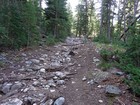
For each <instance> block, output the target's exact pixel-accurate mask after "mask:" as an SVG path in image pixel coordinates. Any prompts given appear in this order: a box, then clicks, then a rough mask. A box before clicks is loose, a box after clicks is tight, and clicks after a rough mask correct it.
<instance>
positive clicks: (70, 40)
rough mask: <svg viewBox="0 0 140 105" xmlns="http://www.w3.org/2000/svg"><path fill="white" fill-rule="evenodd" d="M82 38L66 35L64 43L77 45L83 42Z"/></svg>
mask: <svg viewBox="0 0 140 105" xmlns="http://www.w3.org/2000/svg"><path fill="white" fill-rule="evenodd" d="M83 42H84V38H71V37H67V39H66V43H67V45H78V44H83Z"/></svg>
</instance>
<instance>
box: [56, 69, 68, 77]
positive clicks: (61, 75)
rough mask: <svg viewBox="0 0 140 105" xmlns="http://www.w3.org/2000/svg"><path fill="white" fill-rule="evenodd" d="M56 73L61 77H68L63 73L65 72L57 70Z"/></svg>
mask: <svg viewBox="0 0 140 105" xmlns="http://www.w3.org/2000/svg"><path fill="white" fill-rule="evenodd" d="M55 75H56V76H58V77H60V78H64V77H66V74H65V73H63V72H60V71H57V72H55Z"/></svg>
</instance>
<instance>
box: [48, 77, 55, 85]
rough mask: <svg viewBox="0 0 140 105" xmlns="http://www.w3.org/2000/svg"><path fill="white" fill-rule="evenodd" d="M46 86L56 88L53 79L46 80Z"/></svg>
mask: <svg viewBox="0 0 140 105" xmlns="http://www.w3.org/2000/svg"><path fill="white" fill-rule="evenodd" d="M48 85H49V86H50V87H55V86H56V84H55V83H54V80H53V79H51V80H48Z"/></svg>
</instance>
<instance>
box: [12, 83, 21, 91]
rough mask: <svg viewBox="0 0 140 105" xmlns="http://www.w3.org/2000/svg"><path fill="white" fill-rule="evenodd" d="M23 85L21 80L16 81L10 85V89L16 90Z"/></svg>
mask: <svg viewBox="0 0 140 105" xmlns="http://www.w3.org/2000/svg"><path fill="white" fill-rule="evenodd" d="M22 86H23V84H22V83H21V82H16V83H15V84H14V85H12V87H11V90H18V89H20V88H21V87H22Z"/></svg>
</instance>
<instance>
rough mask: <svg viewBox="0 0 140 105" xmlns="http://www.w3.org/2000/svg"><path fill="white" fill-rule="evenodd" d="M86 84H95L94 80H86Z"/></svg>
mask: <svg viewBox="0 0 140 105" xmlns="http://www.w3.org/2000/svg"><path fill="white" fill-rule="evenodd" d="M87 84H90V85H93V84H95V82H94V81H93V80H90V81H88V82H87Z"/></svg>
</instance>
